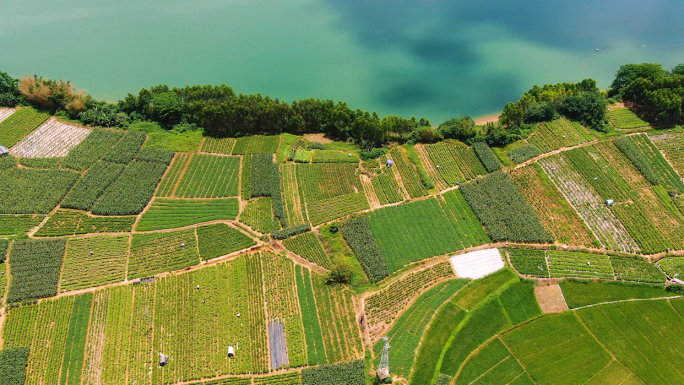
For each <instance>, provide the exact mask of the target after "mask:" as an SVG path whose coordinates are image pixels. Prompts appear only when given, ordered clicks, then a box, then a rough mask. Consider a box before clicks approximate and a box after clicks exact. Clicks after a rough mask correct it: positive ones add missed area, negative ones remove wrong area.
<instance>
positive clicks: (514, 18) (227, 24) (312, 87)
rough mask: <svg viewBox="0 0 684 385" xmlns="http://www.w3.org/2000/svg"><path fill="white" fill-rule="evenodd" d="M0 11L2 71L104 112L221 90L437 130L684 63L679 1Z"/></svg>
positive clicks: (407, 0) (350, 2)
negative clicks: (155, 97)
mask: <svg viewBox="0 0 684 385" xmlns="http://www.w3.org/2000/svg"><path fill="white" fill-rule="evenodd" d="M0 9H1V11H0V47H2V49H1V50H0V71H4V72H8V73H10V74H11V75H12V76H14V77H20V76H22V75H32V74H34V73H35V74H39V75H45V76H48V77H50V78H52V79H65V80H71V81H72V82H73V83H75V84H76V85H77V86H78V87H79V88H83V89H85V90H86V91H88V92H89V93H91V94H92V95H93V96H94V97H95V98H98V99H105V100H109V101H116V100H119V99H122V98H123V97H124V96H125V95H126V93H128V92H132V93H137V91H138V90H139V89H140V88H142V87H149V86H152V85H155V84H159V83H166V84H168V85H170V86H181V87H182V86H185V85H186V84H208V83H210V84H221V83H225V84H228V85H230V86H232V87H233V88H234V89H235V91H236V92H242V93H256V92H260V93H261V94H263V95H270V96H271V97H273V98H275V97H278V98H280V99H281V100H286V101H292V100H293V99H300V98H308V97H314V98H326V99H327V98H330V99H334V100H336V101H337V100H342V101H345V102H347V104H348V105H349V106H350V107H352V108H362V109H365V110H370V111H377V112H378V113H379V114H380V115H381V116H382V115H386V114H397V115H403V116H406V117H410V116H412V115H415V116H417V117H421V116H425V117H427V118H429V119H430V120H431V121H432V123H433V124H437V123H439V122H441V121H443V120H444V119H447V118H449V117H453V116H460V115H461V114H469V115H471V116H477V115H482V114H487V113H491V112H495V111H499V110H501V109H502V108H503V105H504V104H505V103H506V102H509V101H513V100H516V99H517V98H518V97H519V96H520V94H521V93H522V92H524V91H526V90H527V89H529V88H530V87H532V86H533V85H534V84H539V85H543V84H544V83H556V82H562V81H567V82H574V81H578V80H581V79H583V78H586V77H592V78H594V79H596V80H597V81H598V82H599V86H600V87H602V88H606V87H608V85H609V84H610V81H611V80H612V78H613V76H614V74H615V71H617V69H618V67H619V66H620V65H621V64H625V63H640V62H659V63H662V64H663V66H664V67H665V68H667V69H669V68H672V67H673V66H675V65H676V64H678V63H683V62H684V1H681V0H651V1H647V2H646V1H637V0H622V1H616V0H612V1H608V0H572V1H568V0H562V1H548V0H527V1H524V2H516V1H510V0H479V1H475V0H469V1H464V0H391V1H390V0H289V1H275V0H274V1H264V0H249V1H247V0H136V1H133V0H117V1H111V0H110V1H101V0H88V1H86V0H64V1H59V2H57V1H48V0H4V1H2V2H1V4H0ZM597 48H599V49H600V50H599V51H596V49H597ZM604 48H605V49H604Z"/></svg>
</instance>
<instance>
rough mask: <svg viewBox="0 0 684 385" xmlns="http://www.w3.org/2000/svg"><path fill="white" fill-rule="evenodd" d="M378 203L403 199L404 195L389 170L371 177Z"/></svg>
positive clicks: (383, 203)
mask: <svg viewBox="0 0 684 385" xmlns="http://www.w3.org/2000/svg"><path fill="white" fill-rule="evenodd" d="M371 183H372V184H373V189H374V190H375V194H376V195H377V197H378V200H379V201H380V204H382V205H386V204H390V203H397V202H401V201H403V200H404V195H403V193H402V191H401V188H400V187H399V184H398V183H397V180H396V179H395V178H394V175H393V174H392V172H391V171H386V172H383V173H382V174H378V175H376V176H374V177H373V178H372V179H371Z"/></svg>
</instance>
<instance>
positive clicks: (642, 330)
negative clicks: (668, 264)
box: [577, 300, 684, 384]
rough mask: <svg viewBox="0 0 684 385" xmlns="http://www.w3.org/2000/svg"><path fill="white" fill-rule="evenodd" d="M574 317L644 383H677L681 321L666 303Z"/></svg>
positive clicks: (600, 309)
mask: <svg viewBox="0 0 684 385" xmlns="http://www.w3.org/2000/svg"><path fill="white" fill-rule="evenodd" d="M577 315H578V316H579V317H580V318H581V319H582V321H583V322H584V324H585V325H586V326H587V327H588V328H589V329H590V330H591V331H592V333H593V334H594V335H595V336H596V338H598V340H599V341H601V343H603V345H604V346H605V347H606V348H607V349H608V350H610V351H611V352H612V353H613V354H614V355H615V358H617V359H618V360H619V361H620V362H622V363H623V364H625V366H627V367H628V368H629V369H631V370H632V371H633V372H634V373H635V374H636V375H637V376H639V377H640V378H641V379H642V380H643V381H644V382H646V383H648V384H680V383H682V382H683V381H684V374H683V373H682V371H681V368H682V367H684V354H683V353H682V351H681V350H680V349H679V348H678V346H679V344H678V343H677V342H676V341H679V340H681V336H682V333H684V319H682V318H681V316H680V315H679V314H678V313H677V311H675V309H673V308H672V306H670V304H669V303H668V301H666V300H661V301H638V302H623V303H616V304H608V305H602V306H596V307H590V308H586V309H582V310H579V311H577Z"/></svg>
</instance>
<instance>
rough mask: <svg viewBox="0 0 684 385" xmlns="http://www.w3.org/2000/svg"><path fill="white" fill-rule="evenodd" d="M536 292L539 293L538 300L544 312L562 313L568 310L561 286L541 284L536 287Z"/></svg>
mask: <svg viewBox="0 0 684 385" xmlns="http://www.w3.org/2000/svg"><path fill="white" fill-rule="evenodd" d="M534 292H535V293H536V294H537V300H538V301H539V305H540V306H541V308H542V311H543V312H544V313H560V312H563V311H566V310H568V305H567V304H566V303H565V298H563V294H562V293H561V289H560V286H558V285H557V284H553V285H544V284H539V285H537V286H535V287H534Z"/></svg>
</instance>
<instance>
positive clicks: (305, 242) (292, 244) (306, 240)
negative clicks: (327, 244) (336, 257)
mask: <svg viewBox="0 0 684 385" xmlns="http://www.w3.org/2000/svg"><path fill="white" fill-rule="evenodd" d="M283 245H284V246H285V247H287V248H288V249H289V250H291V251H292V252H293V253H295V254H297V255H299V256H300V257H302V258H304V259H306V260H308V261H310V262H313V263H315V264H317V265H319V266H321V267H325V268H326V269H330V268H332V262H331V261H330V257H328V254H327V253H326V251H325V249H323V245H322V244H321V241H320V239H318V235H316V233H313V232H308V233H304V234H301V235H297V236H295V237H292V238H288V239H285V240H283Z"/></svg>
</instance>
